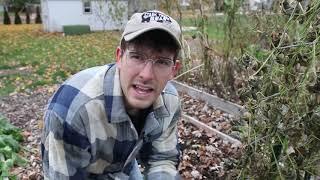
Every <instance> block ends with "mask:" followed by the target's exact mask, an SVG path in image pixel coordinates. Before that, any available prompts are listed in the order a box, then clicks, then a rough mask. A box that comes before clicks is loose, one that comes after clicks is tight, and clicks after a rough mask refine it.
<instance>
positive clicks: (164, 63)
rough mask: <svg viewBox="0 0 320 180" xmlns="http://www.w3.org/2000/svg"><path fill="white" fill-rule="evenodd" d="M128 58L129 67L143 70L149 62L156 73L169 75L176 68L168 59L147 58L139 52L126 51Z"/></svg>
mask: <svg viewBox="0 0 320 180" xmlns="http://www.w3.org/2000/svg"><path fill="white" fill-rule="evenodd" d="M126 56H127V63H128V65H129V66H132V67H137V68H143V67H144V66H145V65H146V64H147V63H148V62H151V63H152V67H153V70H154V71H155V72H156V73H169V72H170V70H171V69H172V67H173V66H174V61H173V60H172V59H170V58H166V57H154V58H153V57H147V56H146V55H145V54H142V53H139V52H137V51H126Z"/></svg>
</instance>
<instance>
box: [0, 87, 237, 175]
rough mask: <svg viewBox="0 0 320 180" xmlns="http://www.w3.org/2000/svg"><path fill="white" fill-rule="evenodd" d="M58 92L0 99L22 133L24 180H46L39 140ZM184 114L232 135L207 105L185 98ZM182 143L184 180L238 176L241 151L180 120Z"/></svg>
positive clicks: (225, 120) (19, 171)
mask: <svg viewBox="0 0 320 180" xmlns="http://www.w3.org/2000/svg"><path fill="white" fill-rule="evenodd" d="M56 89H57V85H55V86H46V87H40V88H38V89H35V90H33V91H29V92H24V93H14V94H10V95H9V96H6V97H0V113H2V114H3V115H4V116H5V117H7V118H8V119H9V121H10V122H11V123H12V124H13V125H15V126H17V127H19V128H21V129H22V131H23V136H24V142H23V144H22V145H23V147H24V149H26V150H25V151H23V154H22V155H23V156H24V157H25V158H27V159H28V160H29V162H28V164H27V165H26V166H25V167H15V168H14V169H13V170H12V173H13V174H15V175H17V177H18V179H22V180H27V179H29V180H39V179H43V176H42V172H41V168H42V167H41V156H40V137H41V132H42V128H43V113H44V111H45V107H46V104H47V102H48V99H49V98H50V97H51V95H52V94H53V92H54V91H55V90H56ZM181 99H182V102H183V105H182V107H183V111H184V112H186V113H187V114H188V115H190V116H193V117H195V118H197V119H199V120H200V121H202V122H204V123H206V124H207V125H209V126H211V127H213V128H216V129H218V130H219V131H221V132H224V133H227V134H233V133H235V132H234V131H232V125H233V122H234V121H235V120H234V118H233V117H232V116H231V115H229V114H227V113H225V112H223V111H221V110H218V109H215V108H213V107H209V106H207V105H206V104H205V103H204V102H201V101H198V100H195V99H192V98H191V97H189V96H187V95H184V94H182V95H181ZM178 134H179V143H180V146H181V149H182V155H181V163H180V166H179V171H180V173H181V175H182V177H184V178H185V179H225V178H227V177H228V178H230V177H234V176H236V173H235V172H234V171H233V168H234V167H235V164H236V162H237V160H238V159H239V158H240V156H241V148H242V147H239V146H234V145H233V144H230V143H229V142H227V141H224V140H222V139H220V138H219V137H217V136H216V135H215V134H208V133H206V132H205V131H203V130H201V129H198V128H196V127H194V126H193V125H191V124H190V123H188V122H187V121H186V120H184V119H181V121H180V122H179V132H178Z"/></svg>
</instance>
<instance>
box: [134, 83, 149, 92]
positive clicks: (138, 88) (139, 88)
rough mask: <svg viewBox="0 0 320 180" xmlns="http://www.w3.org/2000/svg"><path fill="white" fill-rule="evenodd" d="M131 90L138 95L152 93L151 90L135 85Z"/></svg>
mask: <svg viewBox="0 0 320 180" xmlns="http://www.w3.org/2000/svg"><path fill="white" fill-rule="evenodd" d="M133 88H134V90H135V91H136V92H137V93H138V94H148V93H151V92H152V91H153V88H150V87H147V86H141V85H136V84H134V85H133Z"/></svg>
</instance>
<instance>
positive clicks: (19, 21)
mask: <svg viewBox="0 0 320 180" xmlns="http://www.w3.org/2000/svg"><path fill="white" fill-rule="evenodd" d="M14 24H22V21H21V18H20V16H19V13H18V12H15V13H14Z"/></svg>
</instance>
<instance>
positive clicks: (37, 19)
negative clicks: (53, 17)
mask: <svg viewBox="0 0 320 180" xmlns="http://www.w3.org/2000/svg"><path fill="white" fill-rule="evenodd" d="M36 13H37V16H36V20H35V23H36V24H41V23H42V19H41V15H40V7H39V6H37V9H36Z"/></svg>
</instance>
